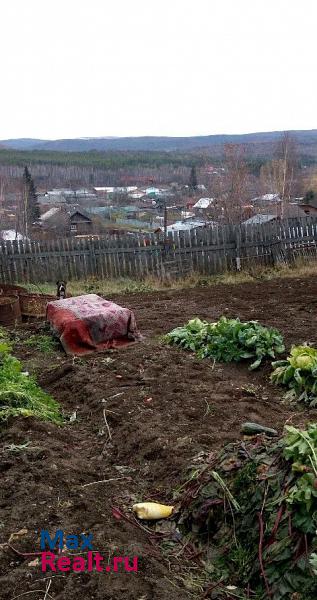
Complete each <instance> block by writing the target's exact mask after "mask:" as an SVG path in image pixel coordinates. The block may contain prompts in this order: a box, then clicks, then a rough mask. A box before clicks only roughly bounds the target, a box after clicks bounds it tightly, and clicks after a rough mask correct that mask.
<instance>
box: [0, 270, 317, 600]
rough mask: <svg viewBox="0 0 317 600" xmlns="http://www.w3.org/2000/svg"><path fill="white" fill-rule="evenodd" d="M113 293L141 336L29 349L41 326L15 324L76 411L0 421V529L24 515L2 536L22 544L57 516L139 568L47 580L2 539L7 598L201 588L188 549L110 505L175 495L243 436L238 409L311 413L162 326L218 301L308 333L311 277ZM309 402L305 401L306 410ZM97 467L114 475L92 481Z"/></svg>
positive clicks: (169, 599)
mask: <svg viewBox="0 0 317 600" xmlns="http://www.w3.org/2000/svg"><path fill="white" fill-rule="evenodd" d="M113 299H114V300H115V301H117V302H118V303H121V304H123V305H126V306H128V307H129V308H132V309H133V310H134V311H135V314H136V317H137V322H138V324H139V327H140V330H141V332H142V333H143V334H144V336H145V339H144V341H143V342H142V343H138V344H136V345H133V346H130V347H128V348H125V349H123V350H120V351H110V352H109V351H108V352H105V353H103V354H100V355H94V356H91V357H89V358H87V359H76V360H75V361H72V360H70V359H69V358H67V357H66V356H65V355H64V354H63V352H62V351H56V352H54V353H53V354H51V355H47V354H40V353H38V352H36V351H34V350H31V349H26V347H25V346H24V341H25V340H26V339H27V338H28V336H29V335H30V333H34V332H38V331H41V328H42V326H43V325H42V324H41V323H37V324H26V325H23V326H21V328H20V329H19V330H18V332H17V334H18V335H17V340H18V341H17V346H16V348H15V354H16V355H18V356H19V357H21V358H23V360H24V361H25V364H26V366H27V369H28V370H29V371H32V372H33V371H35V372H36V373H37V375H38V377H39V379H40V381H41V384H42V386H43V387H44V388H45V389H46V390H47V391H49V392H50V393H51V394H52V395H53V396H54V397H55V398H56V399H57V400H59V402H60V403H61V405H62V407H63V410H64V411H65V413H67V414H72V413H74V411H76V415H77V419H76V420H75V421H74V422H73V423H71V424H68V425H66V426H64V427H57V426H55V425H48V424H46V423H40V422H36V421H34V420H30V419H28V420H18V421H15V422H13V423H10V424H9V426H8V427H7V428H6V429H5V430H4V431H3V432H2V434H1V450H0V451H1V465H0V469H1V489H0V543H2V544H4V543H6V542H8V540H9V538H10V535H11V534H12V533H16V532H18V531H19V530H21V529H23V528H25V529H26V530H27V533H25V534H24V535H21V536H18V537H17V538H16V539H14V540H12V541H11V545H12V546H13V547H14V548H16V549H17V550H18V551H19V552H22V553H36V552H39V550H40V548H39V535H38V532H39V531H40V530H41V529H47V530H48V531H49V532H50V533H51V534H53V533H54V532H55V531H56V530H57V529H62V530H64V531H65V532H66V533H67V534H72V533H74V534H76V533H80V532H86V533H87V532H89V533H92V534H93V544H94V549H95V550H99V551H100V553H101V554H103V555H104V556H108V555H111V556H114V555H117V556H119V555H120V556H123V555H124V556H126V555H129V556H133V555H135V554H138V556H139V572H138V573H129V574H126V573H109V574H107V573H96V572H94V573H82V574H80V573H78V574H75V573H71V574H68V573H65V574H64V575H63V574H62V573H56V574H55V576H54V577H51V580H50V579H49V578H48V577H50V573H46V574H42V573H41V570H40V566H39V565H34V566H32V565H31V566H30V563H32V562H33V561H34V559H36V556H32V555H31V556H19V555H18V554H17V553H15V552H14V551H12V550H11V549H8V548H7V547H4V548H2V549H1V548H0V574H1V575H0V598H1V599H3V600H6V599H10V600H13V599H14V598H17V597H23V598H30V599H31V600H35V599H36V600H37V599H39V600H44V598H45V600H49V599H50V598H53V599H54V600H75V599H76V600H78V598H81V599H83V600H93V599H95V600H117V599H120V600H121V599H122V600H130V599H131V600H132V599H133V600H181V599H184V598H203V597H208V596H204V595H203V590H202V589H200V588H199V587H198V585H197V587H195V575H197V574H199V568H200V567H199V564H197V562H195V561H192V562H190V561H187V563H186V560H187V559H185V558H184V560H183V559H182V557H181V558H176V557H175V558H171V557H169V556H168V555H167V553H166V552H165V553H162V552H161V550H160V548H159V546H158V544H157V543H156V542H155V541H153V538H152V537H151V536H149V534H148V533H147V532H146V531H144V530H142V529H141V528H139V527H138V526H137V525H136V524H135V523H133V522H128V521H126V520H125V519H124V518H117V517H118V516H120V515H118V514H117V513H114V512H113V508H112V507H117V508H119V509H120V510H121V511H122V512H123V513H124V514H125V515H127V516H129V518H130V519H132V516H131V512H130V508H131V505H132V504H133V503H134V502H135V501H143V500H148V499H153V500H156V501H162V502H166V503H171V502H172V500H173V497H172V493H173V489H174V488H175V487H176V485H178V484H179V482H180V481H181V477H182V473H183V472H184V469H185V468H186V466H187V465H188V463H189V462H190V461H191V459H192V458H193V457H195V456H196V455H197V454H199V452H201V451H208V452H209V451H211V450H213V449H215V448H216V447H218V446H219V445H220V444H223V443H225V442H228V441H230V440H234V439H236V438H237V437H239V429H240V425H241V423H242V422H244V421H245V420H248V421H257V422H260V423H263V424H266V425H267V426H273V427H275V428H277V429H278V430H279V431H281V430H282V427H283V424H284V423H285V421H286V420H287V419H291V420H292V422H293V423H303V422H305V421H306V420H307V419H308V413H304V412H302V411H300V409H299V410H298V412H297V413H296V412H295V411H293V412H291V411H290V409H289V408H287V407H286V406H284V405H283V404H282V403H281V395H282V393H281V391H280V390H279V389H277V388H275V387H274V386H272V385H270V384H269V383H268V377H267V375H268V367H264V368H262V369H261V370H260V371H258V372H255V373H251V372H248V370H247V368H246V366H245V365H233V366H232V365H218V364H217V365H214V366H213V364H212V362H211V361H204V362H202V361H199V360H197V359H196V358H195V357H193V356H192V355H191V354H189V353H186V352H184V351H181V350H177V349H173V348H170V347H166V346H164V345H163V344H162V342H161V340H160V336H161V335H162V334H164V333H166V332H167V331H169V330H170V329H171V328H173V327H175V326H177V325H180V324H183V323H184V322H185V321H187V320H188V318H192V317H194V316H199V317H202V318H207V319H210V320H212V321H214V320H216V319H217V318H219V317H220V316H221V315H222V314H227V315H228V316H239V317H240V318H241V319H250V318H251V319H258V320H260V321H261V322H262V323H264V324H266V325H271V326H275V327H277V328H278V329H280V330H281V332H282V333H283V334H284V336H285V340H286V343H287V345H288V346H289V345H290V344H291V343H293V342H296V343H301V342H304V341H310V342H316V343H317V330H316V325H317V277H311V278H307V279H289V280H287V279H278V280H275V281H271V282H263V283H261V282H256V283H249V284H246V283H244V284H243V285H232V286H231V285H230V286H229V285H227V286H225V285H221V286H213V287H207V288H197V289H190V290H184V291H179V290H178V291H168V292H153V293H146V294H133V295H130V296H124V297H119V296H116V297H113ZM55 367H56V369H57V371H56V376H55V378H54V376H53V377H52V376H51V370H52V368H55ZM48 371H50V375H48ZM251 384H252V385H253V386H255V388H254V390H255V393H254V395H252V394H251V393H250V387H251ZM103 400H106V404H105V403H104V402H102V401H103ZM105 407H106V408H107V410H108V411H109V412H107V413H106V414H107V423H108V425H109V429H110V434H111V439H109V432H108V430H107V427H106V423H105V421H104V417H103V409H104V408H105ZM110 411H111V412H110ZM316 416H317V412H316V411H311V413H310V417H309V418H310V420H315V419H316ZM25 442H30V445H29V446H28V447H27V448H26V449H25V450H24V451H20V452H13V451H12V450H11V451H10V449H9V448H8V446H9V445H10V444H16V445H17V444H22V443H25ZM100 480H114V481H108V482H106V483H93V482H98V481H99V482H100ZM89 483H93V484H92V485H88V486H87V485H86V484H89ZM84 486H86V487H84ZM180 548H181V546H180ZM184 561H185V563H184ZM53 575H54V574H53ZM48 585H50V587H49V588H48ZM45 590H47V592H48V593H47V594H46V595H45Z"/></svg>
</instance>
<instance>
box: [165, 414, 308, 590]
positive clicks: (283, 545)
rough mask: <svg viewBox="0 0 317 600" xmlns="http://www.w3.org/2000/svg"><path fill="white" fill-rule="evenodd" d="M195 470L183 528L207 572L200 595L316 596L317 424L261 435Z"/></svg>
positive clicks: (185, 490)
mask: <svg viewBox="0 0 317 600" xmlns="http://www.w3.org/2000/svg"><path fill="white" fill-rule="evenodd" d="M203 463H204V464H200V465H199V466H198V467H197V465H196V466H194V467H191V472H190V475H189V478H188V480H187V482H186V484H185V485H183V486H182V488H180V489H181V491H178V492H177V493H176V498H177V501H178V502H179V503H180V518H179V520H178V526H179V528H180V530H181V531H182V533H183V534H184V535H185V538H186V539H187V542H186V543H188V544H189V543H194V544H195V546H196V547H198V552H197V555H198V556H200V558H201V560H202V561H203V565H204V569H205V571H206V572H208V574H209V575H208V581H209V583H208V588H207V589H206V593H205V595H204V596H203V597H207V596H208V598H219V599H227V598H241V599H247V598H253V599H257V600H260V599H266V598H271V599H272V600H313V599H316V597H317V577H316V573H317V555H316V551H317V536H316V529H317V424H311V425H309V426H308V427H307V429H306V430H303V431H301V430H298V429H295V428H294V427H286V428H285V434H284V436H283V437H282V438H280V439H279V440H278V441H276V439H275V440H272V439H270V438H268V437H266V436H265V435H257V436H253V437H252V438H249V439H247V440H244V441H241V442H239V443H235V444H230V445H228V446H226V447H225V448H224V449H223V450H222V451H221V452H220V453H219V454H218V455H216V456H211V457H209V460H208V462H207V464H206V461H203Z"/></svg>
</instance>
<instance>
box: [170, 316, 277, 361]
mask: <svg viewBox="0 0 317 600" xmlns="http://www.w3.org/2000/svg"><path fill="white" fill-rule="evenodd" d="M164 339H165V341H166V342H167V343H169V344H175V345H178V346H180V347H182V348H184V349H186V350H191V351H193V352H195V353H196V354H197V356H198V357H199V358H206V357H211V358H214V359H215V360H217V361H220V362H232V361H240V360H243V359H250V358H255V360H254V361H253V362H252V364H251V365H250V369H256V368H257V367H259V365H260V364H261V362H262V360H263V359H264V358H265V357H271V358H275V356H276V354H279V353H282V352H284V350H285V348H284V344H283V338H282V335H281V334H280V333H279V332H278V331H277V330H276V329H274V328H272V327H264V326H263V325H260V324H259V323H258V322H257V321H247V322H245V323H243V322H241V321H240V320H239V319H227V318H226V317H221V319H220V320H219V321H218V322H216V323H208V322H207V321H201V320H200V319H198V318H197V319H192V320H190V321H189V322H188V323H187V325H185V326H184V327H177V328H176V329H174V330H173V331H171V332H170V333H168V334H167V335H166V336H165V337H164Z"/></svg>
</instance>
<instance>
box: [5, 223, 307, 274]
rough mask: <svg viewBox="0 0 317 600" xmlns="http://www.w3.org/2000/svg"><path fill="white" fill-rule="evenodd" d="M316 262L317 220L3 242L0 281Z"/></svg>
mask: <svg viewBox="0 0 317 600" xmlns="http://www.w3.org/2000/svg"><path fill="white" fill-rule="evenodd" d="M298 258H302V259H304V260H308V259H312V258H317V217H307V218H297V219H287V220H283V221H277V220H276V221H271V222H268V223H266V224H263V225H249V226H244V225H241V226H229V225H228V226H223V227H220V226H217V227H212V228H206V229H195V230H192V231H185V232H173V233H169V234H168V239H167V242H166V244H164V242H163V241H162V240H160V239H159V238H158V237H157V236H156V235H155V234H147V235H141V234H137V235H124V236H121V235H120V236H113V235H111V236H110V235H109V236H106V237H100V238H93V239H76V238H67V239H56V240H53V241H26V242H22V241H14V242H0V281H2V282H4V283H14V282H31V283H32V282H34V283H44V282H55V281H56V280H57V279H61V278H62V279H64V280H67V281H68V280H72V279H86V278H88V277H91V276H94V277H97V278H101V279H105V278H118V277H131V278H135V279H137V278H139V279H140V278H143V277H145V276H146V275H149V274H152V275H154V276H157V277H160V278H161V277H163V278H164V277H166V276H176V277H177V276H181V277H182V276H184V275H185V274H187V273H189V272H198V273H201V274H205V275H211V274H216V273H224V272H225V271H231V270H240V269H244V268H253V267H256V266H258V265H276V264H280V263H285V264H291V263H292V262H294V261H295V260H296V259H298Z"/></svg>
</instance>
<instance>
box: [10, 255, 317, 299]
mask: <svg viewBox="0 0 317 600" xmlns="http://www.w3.org/2000/svg"><path fill="white" fill-rule="evenodd" d="M312 275H317V262H316V261H314V262H313V261H311V262H303V261H301V260H298V261H297V262H296V264H295V265H294V266H291V267H287V266H284V267H283V266H281V267H275V268H270V267H258V268H250V269H246V270H243V271H240V272H234V271H232V272H230V271H228V272H226V273H223V274H219V275H201V274H199V273H191V274H190V275H188V276H187V277H184V278H183V279H171V280H161V279H159V278H157V277H154V276H148V277H145V278H144V279H143V280H135V279H130V278H125V277H122V278H118V279H105V280H103V279H98V278H95V277H91V278H89V279H86V280H77V281H69V282H68V284H67V291H68V293H70V294H72V295H73V296H78V295H81V294H92V293H95V294H101V295H104V296H106V295H112V294H131V293H142V292H154V291H163V290H167V289H175V290H178V289H186V288H195V287H209V286H213V285H221V284H223V285H238V284H243V283H250V282H254V281H271V280H274V279H284V278H298V277H310V276H312ZM19 283H20V284H21V285H24V286H26V287H27V288H28V289H29V291H32V292H38V293H43V294H53V295H55V294H56V285H55V284H52V283H40V284H25V283H24V282H19Z"/></svg>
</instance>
